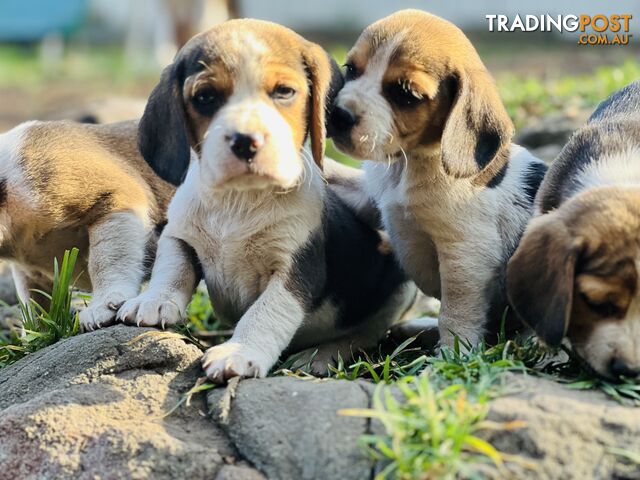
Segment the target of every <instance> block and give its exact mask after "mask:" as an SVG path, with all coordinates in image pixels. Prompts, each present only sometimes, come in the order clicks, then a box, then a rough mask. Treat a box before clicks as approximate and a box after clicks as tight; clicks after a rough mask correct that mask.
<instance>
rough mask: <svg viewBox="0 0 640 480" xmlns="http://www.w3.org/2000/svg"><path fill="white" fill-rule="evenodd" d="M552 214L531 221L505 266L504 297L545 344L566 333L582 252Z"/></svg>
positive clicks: (553, 343) (557, 341) (578, 240)
mask: <svg viewBox="0 0 640 480" xmlns="http://www.w3.org/2000/svg"><path fill="white" fill-rule="evenodd" d="M554 217H555V215H554V214H553V213H551V214H547V215H544V216H542V217H539V218H537V219H535V220H534V221H532V223H531V224H530V225H529V228H527V231H526V232H525V234H524V236H523V237H522V241H521V242H520V245H519V246H518V248H517V250H516V252H515V253H514V254H513V257H511V260H509V264H508V266H507V296H508V298H509V303H510V305H511V306H512V307H513V309H514V310H515V311H516V313H517V314H518V315H519V316H520V318H521V319H522V320H523V321H524V322H525V323H526V324H527V325H529V326H530V327H531V328H533V329H534V330H535V332H536V334H537V335H538V337H540V338H541V339H542V340H543V341H544V342H545V343H546V344H547V345H550V346H559V345H560V343H561V342H562V339H563V338H564V336H565V335H566V334H567V330H568V328H569V321H570V318H571V308H572V305H573V290H574V282H575V270H576V263H577V262H578V258H579V256H580V252H581V251H582V249H583V241H582V239H581V238H576V237H572V236H571V234H570V233H569V231H568V230H567V227H566V225H565V224H564V222H562V221H561V220H559V219H557V218H554Z"/></svg>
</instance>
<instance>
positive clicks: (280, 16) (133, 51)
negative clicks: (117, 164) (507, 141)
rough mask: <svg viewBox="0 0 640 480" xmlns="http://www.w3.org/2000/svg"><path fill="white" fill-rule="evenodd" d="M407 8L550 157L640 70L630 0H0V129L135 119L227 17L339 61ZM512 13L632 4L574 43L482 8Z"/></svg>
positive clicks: (636, 11) (638, 9)
mask: <svg viewBox="0 0 640 480" xmlns="http://www.w3.org/2000/svg"><path fill="white" fill-rule="evenodd" d="M408 7H412V8H421V9H424V10H427V11H430V12H432V13H435V14H437V15H440V16H442V17H444V18H447V19H448V20H451V21H452V22H454V23H456V24H457V25H458V26H460V27H461V28H462V29H463V30H464V31H465V32H466V33H467V35H468V36H469V37H470V38H471V40H472V41H473V42H474V44H475V45H476V47H477V48H478V50H479V52H480V55H481V57H482V58H483V59H484V61H485V63H486V64H487V66H488V67H489V69H490V70H491V72H492V73H493V74H494V75H495V77H496V79H497V82H498V85H499V88H500V92H501V94H502V97H503V99H504V101H505V103H506V105H507V108H508V110H509V112H510V114H511V116H512V118H513V119H514V121H515V123H516V126H517V127H518V128H519V129H520V133H519V137H518V140H519V141H520V142H521V143H524V144H526V145H527V146H529V147H530V148H534V149H537V151H538V152H539V154H540V155H541V156H543V157H545V158H547V159H550V158H553V156H554V155H555V153H557V150H559V148H560V147H561V144H562V142H563V141H564V139H565V138H566V135H567V134H568V132H570V131H571V130H572V129H573V128H574V127H575V126H577V124H579V123H580V122H582V121H583V120H584V118H585V116H586V115H588V113H589V111H590V110H591V109H592V108H593V106H594V105H595V104H596V103H597V102H598V101H599V100H601V99H602V98H604V97H605V96H606V95H608V94H609V93H610V92H611V91H613V90H615V89H617V88H619V87H620V86H622V85H624V84H626V83H628V82H630V81H632V80H634V79H637V78H640V43H638V40H639V39H638V38H637V37H639V36H640V31H639V25H640V1H638V0H618V1H616V2H604V1H595V0H564V1H561V2H560V1H558V0H521V1H511V0H476V1H473V0H462V1H456V2H445V1H428V0H423V1H417V0H413V1H409V0H404V1H391V0H389V1H383V0H380V1H376V2H371V1H368V0H349V1H344V0H322V1H314V0H308V1H305V2H300V1H298V2H292V1H288V0H269V1H264V0H135V1H131V0H0V132H2V131H5V130H7V129H9V128H11V127H13V126H14V125H16V124H18V123H20V122H22V121H24V120H28V119H33V118H38V119H53V118H73V119H77V120H83V121H94V122H105V121H115V120H120V119H124V118H135V117H138V116H139V115H140V114H141V111H142V108H143V107H144V102H145V99H146V96H147V95H148V94H149V92H150V91H151V89H152V88H153V86H154V84H155V82H156V81H157V79H158V76H159V72H160V70H161V68H162V67H163V66H164V65H166V64H167V63H169V62H170V61H171V59H172V57H173V55H174V54H175V52H176V50H177V48H179V47H180V46H181V45H182V44H184V42H186V41H187V40H188V39H189V38H190V37H191V36H192V35H194V34H195V33H198V32H199V31H202V30H205V29H207V28H209V27H211V26H212V25H214V24H215V23H217V22H220V21H224V20H225V19H227V18H232V17H255V18H262V19H267V20H272V21H276V22H279V23H282V24H284V25H286V26H289V27H291V28H293V29H294V30H296V31H298V32H299V33H301V34H302V35H305V36H307V37H308V38H309V39H311V40H315V41H317V42H319V43H321V44H322V45H323V46H325V48H327V49H328V50H329V51H330V52H332V53H333V55H334V56H335V57H336V59H337V60H338V62H342V60H343V59H344V56H345V53H346V52H347V50H348V48H349V47H350V46H351V45H352V44H353V42H354V41H355V39H356V38H357V36H358V34H359V33H360V31H361V30H362V28H363V27H365V26H366V25H367V24H369V23H371V22H373V21H375V20H377V19H378V18H381V17H383V16H385V15H387V14H389V13H392V12H394V11H396V10H398V9H401V8H408ZM517 13H519V14H521V15H525V14H538V15H539V14H547V13H548V14H554V15H555V14H561V13H565V14H566V13H572V14H583V13H585V14H597V13H602V14H606V15H608V14H612V13H629V14H632V15H633V16H634V18H633V20H632V21H631V30H632V31H631V32H630V33H632V34H633V35H634V38H632V40H631V42H630V45H628V46H578V45H577V36H576V35H575V34H563V35H560V34H557V33H524V34H523V33H509V32H502V33H496V32H494V33H490V32H489V31H488V26H487V21H486V19H485V15H487V14H508V15H511V16H514V15H515V14H517ZM330 153H332V154H334V155H335V152H334V151H333V150H330Z"/></svg>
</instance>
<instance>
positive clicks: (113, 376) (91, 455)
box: [0, 326, 253, 479]
mask: <svg viewBox="0 0 640 480" xmlns="http://www.w3.org/2000/svg"><path fill="white" fill-rule="evenodd" d="M200 355H201V354H200V351H199V350H198V349H197V348H196V347H195V346H193V345H189V344H187V343H185V342H184V341H183V339H181V338H180V337H178V336H177V335H175V334H167V333H161V332H158V331H156V330H153V329H139V328H132V327H125V326H116V327H113V328H108V329H104V330H99V331H97V332H93V333H90V334H84V335H79V336H76V337H73V338H69V339H66V340H63V341H61V342H58V343H57V344H55V345H53V346H51V347H49V348H46V349H43V350H41V351H39V352H37V353H35V354H32V355H29V356H28V357H26V358H24V359H23V360H21V361H19V362H17V363H15V364H13V365H11V366H9V367H6V368H4V369H2V370H0V465H1V466H2V467H1V468H0V478H1V479H5V478H21V479H24V478H27V479H30V478H33V479H36V478H37V479H49V478H51V479H53V478H114V479H115V478H154V479H157V478H160V479H161V478H215V476H216V475H217V474H219V473H221V472H222V471H223V470H222V467H223V466H224V464H226V463H234V462H235V461H236V460H237V455H236V452H235V450H234V448H233V446H232V445H231V443H230V442H229V441H228V439H227V437H226V435H225V434H224V432H223V431H222V430H220V429H219V428H218V427H217V426H216V425H215V424H214V423H213V422H212V421H210V420H209V419H208V417H207V415H206V407H205V405H204V402H203V401H202V399H200V400H199V401H194V403H193V404H192V405H191V406H190V407H184V406H183V407H181V408H180V409H178V410H177V411H176V412H174V413H173V414H171V415H169V416H166V415H165V414H166V413H167V412H168V411H169V410H170V409H171V408H172V407H173V406H174V405H176V403H177V402H178V401H179V399H180V398H181V395H182V394H183V393H184V392H185V391H187V390H188V389H189V388H191V387H192V386H193V385H194V383H195V382H196V379H197V378H198V376H199V375H200V365H199V358H200ZM247 468H248V467H247ZM252 471H253V470H252ZM222 478H225V477H222ZM227 478H233V477H227Z"/></svg>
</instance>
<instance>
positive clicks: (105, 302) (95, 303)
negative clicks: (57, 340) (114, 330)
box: [79, 292, 129, 331]
mask: <svg viewBox="0 0 640 480" xmlns="http://www.w3.org/2000/svg"><path fill="white" fill-rule="evenodd" d="M127 298H129V296H128V295H126V294H124V293H121V292H110V293H108V294H106V295H102V296H96V297H94V298H93V300H91V303H89V306H88V307H87V308H85V309H84V310H82V311H81V312H80V314H79V320H80V327H81V328H82V329H83V330H84V331H93V330H96V329H98V328H102V327H108V326H109V325H113V324H114V323H115V322H116V315H117V313H118V309H119V308H120V307H121V306H122V304H123V303H124V302H125V300H127Z"/></svg>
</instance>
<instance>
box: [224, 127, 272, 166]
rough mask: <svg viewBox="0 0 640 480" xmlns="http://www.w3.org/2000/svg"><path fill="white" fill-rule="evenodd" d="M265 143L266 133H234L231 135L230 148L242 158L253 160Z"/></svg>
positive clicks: (246, 160) (247, 160)
mask: <svg viewBox="0 0 640 480" xmlns="http://www.w3.org/2000/svg"><path fill="white" fill-rule="evenodd" d="M263 145H264V135H261V134H258V133H252V134H247V133H234V134H233V135H231V136H230V137H229V148H231V151H232V152H233V154H234V155H235V156H236V157H238V158H239V159H240V160H244V161H245V162H251V160H253V158H254V157H255V156H256V153H258V150H260V148H262V146H263Z"/></svg>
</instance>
